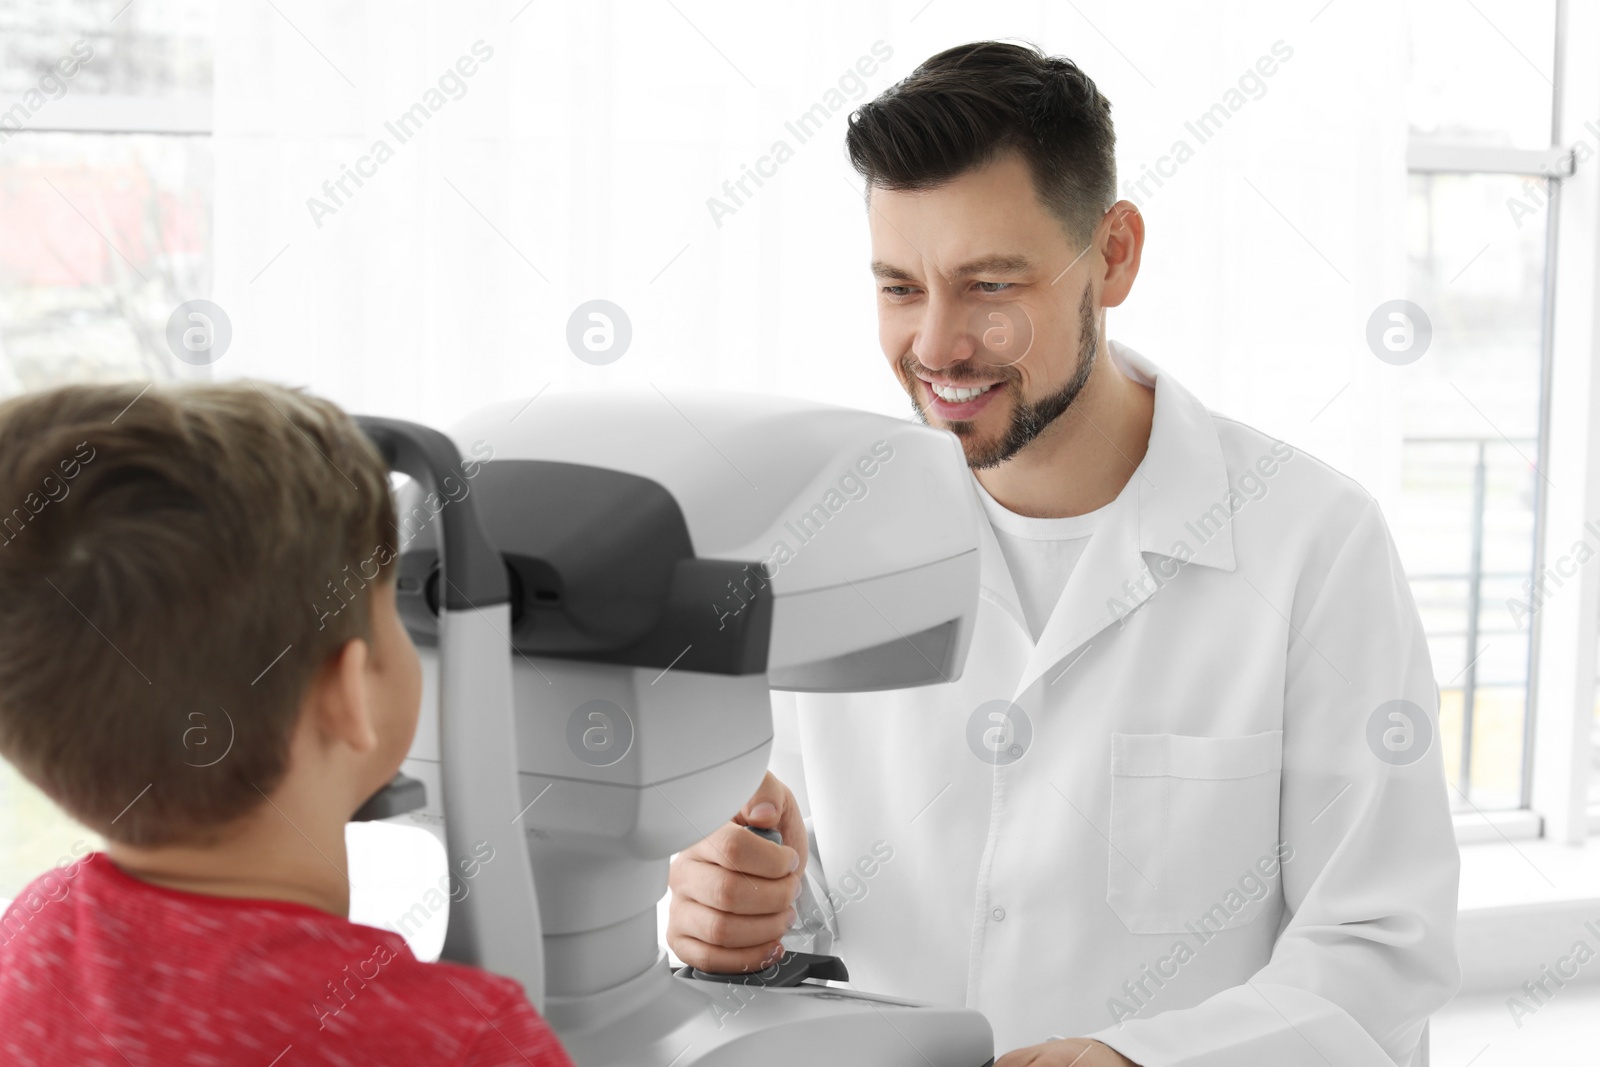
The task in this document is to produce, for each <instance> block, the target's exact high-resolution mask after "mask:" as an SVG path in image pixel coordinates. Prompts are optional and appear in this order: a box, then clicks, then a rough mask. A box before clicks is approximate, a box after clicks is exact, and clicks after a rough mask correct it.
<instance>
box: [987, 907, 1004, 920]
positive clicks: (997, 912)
mask: <svg viewBox="0 0 1600 1067" xmlns="http://www.w3.org/2000/svg"><path fill="white" fill-rule="evenodd" d="M989 914H990V915H993V916H994V921H995V922H999V921H1000V920H1002V919H1004V918H1005V917H1006V909H1004V908H996V909H994V911H992V912H990V913H989Z"/></svg>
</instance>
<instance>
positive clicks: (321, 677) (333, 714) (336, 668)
mask: <svg viewBox="0 0 1600 1067" xmlns="http://www.w3.org/2000/svg"><path fill="white" fill-rule="evenodd" d="M369 655H370V650H369V649H368V647H367V643H366V642H365V641H363V640H361V639H360V638H359V637H355V638H351V639H350V640H349V641H346V642H345V643H344V644H342V645H340V646H339V647H338V648H337V649H335V650H334V651H333V652H332V653H331V654H330V655H329V656H328V658H327V659H326V660H324V661H323V664H322V667H321V669H320V670H318V671H317V674H316V677H315V678H313V679H312V682H311V690H310V692H308V693H307V694H306V697H307V701H308V703H309V704H310V708H309V711H310V712H311V714H312V716H313V721H314V722H315V723H316V726H317V731H318V733H319V734H320V735H321V737H322V738H323V739H325V740H328V741H333V740H337V741H342V742H344V743H345V744H346V745H348V746H350V748H352V749H354V750H355V751H357V752H363V753H365V752H371V751H372V750H373V749H374V748H376V747H377V745H378V731H377V729H376V728H375V727H374V725H373V722H372V714H371V709H370V708H369V707H368V702H367V659H368V656H369Z"/></svg>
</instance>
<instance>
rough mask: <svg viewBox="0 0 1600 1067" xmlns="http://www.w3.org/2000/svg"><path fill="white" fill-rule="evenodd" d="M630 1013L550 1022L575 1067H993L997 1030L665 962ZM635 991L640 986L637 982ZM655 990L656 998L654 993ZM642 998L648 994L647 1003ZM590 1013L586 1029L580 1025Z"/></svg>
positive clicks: (885, 1001)
mask: <svg viewBox="0 0 1600 1067" xmlns="http://www.w3.org/2000/svg"><path fill="white" fill-rule="evenodd" d="M635 981H636V982H639V983H640V984H639V985H638V986H635V994H636V995H634V996H631V997H629V998H627V999H628V1000H630V1001H631V1002H632V1003H631V1006H630V1008H629V1009H627V1010H625V1011H624V1012H623V1013H622V1014H620V1015H616V1016H612V1017H611V1018H602V1017H595V1016H594V1015H593V1014H592V1013H590V1012H586V1011H583V1010H582V1008H581V1007H580V1006H579V1004H577V1003H576V1002H571V1003H563V998H560V997H552V998H550V1000H549V1002H548V1003H547V1004H546V1017H547V1018H548V1019H549V1020H550V1022H551V1024H552V1025H553V1026H554V1027H555V1029H556V1033H557V1035H558V1036H559V1037H560V1038H561V1041H562V1044H563V1045H564V1046H565V1047H566V1049H567V1053H568V1055H570V1056H571V1057H572V1061H573V1063H574V1064H576V1065H577V1067H623V1065H627V1067H751V1065H755V1064H759V1065H760V1067H813V1065H815V1064H817V1063H819V1062H820V1063H823V1064H826V1065H828V1067H850V1065H854V1064H860V1065H862V1067H869V1065H870V1067H990V1065H992V1064H993V1063H994V1031H993V1030H992V1029H991V1028H990V1026H989V1022H988V1020H987V1019H985V1018H984V1017H983V1015H982V1014H981V1013H980V1012H976V1011H969V1010H967V1009H965V1008H941V1007H936V1006H933V1005H928V1004H920V1003H917V1002H916V1001H909V1000H899V999H896V998H894V997H886V996H879V995H877V994H873V993H861V992H857V991H856V990H854V989H850V988H847V987H846V986H843V985H841V984H837V983H829V984H823V983H818V982H811V981H807V982H802V983H801V984H799V985H794V986H788V987H773V986H759V985H743V984H739V983H729V982H708V981H702V980H699V979H695V978H691V977H688V976H687V975H686V974H674V973H673V972H672V971H671V969H670V968H669V967H668V965H667V960H666V956H665V954H664V953H663V954H662V956H661V957H660V958H659V959H658V960H657V961H656V964H655V966H654V967H652V968H651V969H650V971H648V972H647V973H646V974H643V975H640V976H638V979H636V980H635ZM630 984H632V983H630ZM647 991H648V992H647ZM637 994H645V995H644V996H642V997H641V996H639V995H637ZM582 1015H589V1016H590V1017H589V1018H588V1019H587V1020H584V1021H585V1022H587V1024H588V1025H582V1026H574V1025H572V1024H576V1023H579V1021H580V1017H581V1016H582Z"/></svg>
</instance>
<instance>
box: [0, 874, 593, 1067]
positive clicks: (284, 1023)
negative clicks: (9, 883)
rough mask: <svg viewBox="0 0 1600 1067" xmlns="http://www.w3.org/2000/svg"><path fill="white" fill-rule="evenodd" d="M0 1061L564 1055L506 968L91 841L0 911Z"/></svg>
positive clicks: (497, 1062) (562, 1066) (515, 1065)
mask: <svg viewBox="0 0 1600 1067" xmlns="http://www.w3.org/2000/svg"><path fill="white" fill-rule="evenodd" d="M0 1063H5V1064H7V1065H15V1067H34V1065H42V1064H51V1065H55V1064H74V1065H77V1064H84V1065H88V1064H94V1065H102V1064H104V1065H107V1067H129V1065H130V1064H131V1065H133V1067H146V1065H151V1067H154V1065H165V1064H196V1065H198V1064H205V1065H208V1067H221V1065H226V1064H250V1065H251V1067H302V1065H309V1064H317V1065H326V1067H333V1065H338V1067H354V1065H357V1064H385V1065H387V1064H419V1065H420V1064H441V1065H442V1064H450V1065H452V1067H502V1065H503V1067H528V1065H530V1064H532V1065H533V1067H572V1061H571V1060H569V1059H568V1058H567V1054H566V1053H565V1052H564V1051H563V1050H562V1048H561V1045H560V1043H559V1042H558V1041H557V1040H556V1037H555V1034H554V1033H553V1032H552V1031H551V1030H550V1027H549V1026H548V1025H547V1024H546V1023H545V1021H544V1020H543V1019H541V1018H540V1017H539V1015H538V1014H537V1013H536V1012H535V1011H534V1010H533V1007H532V1005H530V1004H529V1003H528V998H527V997H526V996H525V995H524V994H523V992H522V987H521V986H520V985H518V984H517V983H516V982H513V981H511V980H510V979H509V978H503V977H501V976H499V975H494V974H489V973H488V972H486V971H480V970H477V969H476V968H472V967H464V966H460V965H458V964H451V963H422V962H420V961H419V960H417V958H416V957H415V956H413V955H412V954H411V950H410V949H409V948H407V947H406V943H405V940H404V939H403V938H402V937H400V935H398V934H395V933H392V932H390V931H387V930H379V929H377V928H376V927H371V926H359V925H357V924H355V923H352V922H349V921H348V920H346V919H341V918H339V917H338V916H336V915H330V914H328V913H327V912H324V911H319V910H317V909H316V908H312V907H308V906H306V905H303V904H291V903H288V902H286V901H274V900H240V899H233V898H228V897H212V896H202V895H199V894H195V893H184V892H179V891H176V890H172V889H166V888H164V887H161V886H155V885H150V884H149V883H146V882H141V881H139V880H137V879H135V878H133V877H131V876H129V875H127V874H124V873H123V872H122V871H121V870H120V869H118V868H117V866H116V865H115V864H113V863H112V862H111V860H110V858H109V857H107V856H106V855H105V854H104V853H99V852H96V853H92V854H90V855H89V856H87V857H85V858H84V859H83V860H81V861H79V862H77V863H74V864H72V865H71V866H68V867H62V868H58V869H56V870H53V871H51V872H49V873H47V874H45V875H44V876H43V877H40V878H38V879H36V880H35V881H34V882H33V883H32V884H30V885H29V886H28V888H27V889H25V890H23V892H22V895H21V896H19V897H18V898H17V899H16V900H15V901H13V902H12V904H11V907H10V908H8V909H7V910H6V913H5V916H4V918H0Z"/></svg>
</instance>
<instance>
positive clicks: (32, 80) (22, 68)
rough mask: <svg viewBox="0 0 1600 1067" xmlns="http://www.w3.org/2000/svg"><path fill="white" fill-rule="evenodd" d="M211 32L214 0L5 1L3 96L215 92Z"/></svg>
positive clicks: (1, 10) (0, 65)
mask: <svg viewBox="0 0 1600 1067" xmlns="http://www.w3.org/2000/svg"><path fill="white" fill-rule="evenodd" d="M211 37H212V3H211V2H209V0H136V2H133V3H130V2H129V0H74V2H73V3H70V4H63V3H61V2H60V0H0V94H3V95H4V96H5V97H12V96H21V95H22V94H23V93H26V92H27V91H28V90H30V89H38V90H40V91H41V92H43V93H44V94H45V95H46V96H55V95H58V94H60V93H64V92H66V91H68V90H70V91H72V92H75V93H97V94H107V93H114V94H121V95H127V96H162V97H193V98H205V97H209V96H210V95H211V50H212V46H211ZM58 64H59V65H58ZM69 70H70V71H71V73H70V74H68V73H67V72H68V71H69ZM63 75H65V76H64V77H63Z"/></svg>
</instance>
